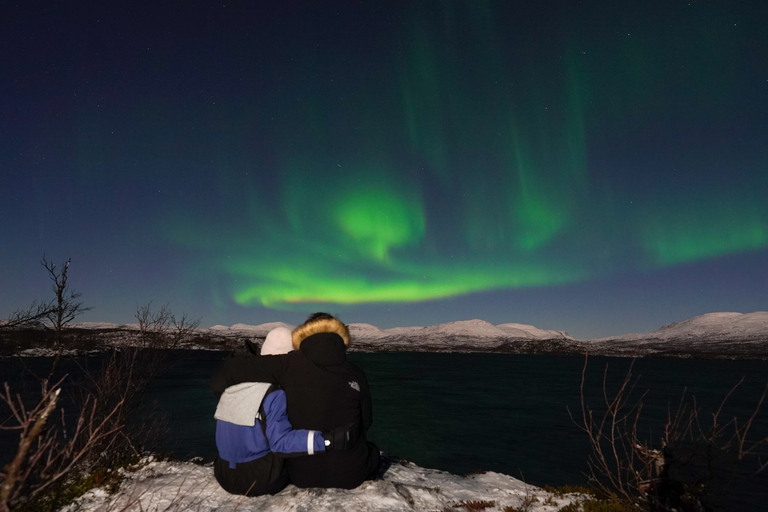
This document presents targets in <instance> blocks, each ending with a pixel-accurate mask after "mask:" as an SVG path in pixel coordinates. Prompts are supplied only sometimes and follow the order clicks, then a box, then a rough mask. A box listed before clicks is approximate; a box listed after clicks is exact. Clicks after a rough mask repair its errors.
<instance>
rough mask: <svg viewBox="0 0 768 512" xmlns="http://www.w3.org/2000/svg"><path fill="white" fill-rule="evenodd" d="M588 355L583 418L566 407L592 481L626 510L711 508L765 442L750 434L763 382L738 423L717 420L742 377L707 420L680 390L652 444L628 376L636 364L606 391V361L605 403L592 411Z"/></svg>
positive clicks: (657, 511)
mask: <svg viewBox="0 0 768 512" xmlns="http://www.w3.org/2000/svg"><path fill="white" fill-rule="evenodd" d="M587 359H588V358H585V360H584V368H583V369H582V374H581V388H580V389H581V418H580V419H578V420H576V419H574V418H573V415H572V414H571V411H570V410H569V411H568V413H569V414H571V419H572V420H573V421H574V422H575V423H576V425H577V426H578V427H579V428H580V429H581V430H582V431H584V432H585V433H586V434H587V436H588V438H589V442H590V446H591V449H592V456H591V457H590V460H589V468H590V474H589V477H590V480H591V481H592V483H593V484H594V485H596V487H597V488H598V489H599V490H600V491H602V492H603V493H605V494H606V495H609V496H615V497H616V498H617V499H618V500H619V501H621V502H622V503H623V504H624V505H625V506H626V507H627V509H629V510H641V511H644V512H668V511H672V510H681V507H682V510H696V511H699V510H702V511H703V510H708V508H707V506H708V503H707V502H708V501H709V500H711V499H716V498H717V497H718V496H721V495H723V494H724V493H725V492H726V491H727V489H728V487H729V485H730V484H731V482H732V480H733V478H734V477H735V476H736V475H737V471H738V469H739V466H740V464H741V462H742V461H743V460H744V458H745V457H746V456H747V455H749V454H754V453H755V452H756V449H757V448H758V447H759V446H760V445H763V444H765V443H766V442H768V437H763V438H757V439H755V438H754V437H750V428H751V427H752V424H753V423H754V419H755V417H756V416H757V414H758V412H759V411H760V408H761V406H762V403H763V401H764V400H765V397H766V394H767V393H768V385H766V388H765V390H764V391H763V394H762V395H761V396H760V398H759V400H758V401H757V404H756V406H755V408H754V410H753V412H752V414H751V416H750V417H749V418H748V419H747V421H746V422H743V423H742V422H741V421H739V419H738V418H736V417H734V418H731V419H727V420H725V421H721V415H722V414H723V409H724V407H725V404H726V402H727V401H728V399H729V398H730V397H731V395H732V394H733V393H734V391H735V390H736V388H737V387H738V386H739V385H740V384H741V383H742V382H743V380H744V379H742V380H741V381H739V382H738V383H737V384H736V385H735V386H734V387H733V388H732V389H731V390H730V391H729V392H728V394H727V395H726V396H725V398H724V399H723V400H722V402H721V403H720V406H719V407H718V408H717V410H716V411H715V412H714V413H713V414H712V415H711V422H709V421H704V420H703V419H702V418H703V417H702V415H701V410H700V408H699V407H698V406H697V403H696V399H695V398H692V399H690V400H689V399H688V398H687V397H686V396H685V392H684V393H683V396H682V397H681V399H680V403H679V404H678V406H677V407H676V409H674V410H673V409H671V408H670V409H668V412H667V420H666V423H665V424H664V426H663V430H662V431H661V433H660V434H659V436H658V439H657V441H656V442H655V443H653V442H651V441H650V440H649V439H646V437H649V436H644V435H641V434H640V433H639V432H641V431H642V430H644V429H640V428H639V425H640V423H641V417H642V411H643V405H644V399H645V396H646V393H647V392H646V393H642V394H641V395H640V397H639V398H637V399H635V398H633V395H634V394H635V385H636V383H637V381H636V380H635V379H633V376H632V367H633V365H634V361H633V362H632V364H631V365H630V367H629V370H628V371H627V373H626V375H625V377H624V379H623V381H622V382H621V384H619V387H618V390H616V391H614V392H609V390H608V386H607V377H608V366H607V365H606V368H605V372H604V374H603V403H602V405H601V406H599V407H598V408H595V409H593V408H592V407H590V406H589V405H588V404H587V401H586V398H585V395H584V381H585V376H586V370H587ZM766 465H767V464H763V465H761V467H760V471H762V470H763V469H765V467H766Z"/></svg>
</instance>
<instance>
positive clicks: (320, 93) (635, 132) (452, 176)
mask: <svg viewBox="0 0 768 512" xmlns="http://www.w3.org/2000/svg"><path fill="white" fill-rule="evenodd" d="M419 5H421V4H419ZM438 5H439V7H436V6H434V5H433V7H434V9H433V10H428V9H427V8H425V7H423V5H422V6H421V7H418V8H417V7H410V8H408V9H406V11H407V12H406V14H405V16H404V17H405V23H404V26H403V27H402V28H401V29H399V30H394V31H393V33H391V34H388V37H389V38H390V39H389V42H388V45H389V46H388V48H391V49H392V50H391V51H386V50H382V53H381V55H383V57H382V56H381V55H379V60H378V61H377V62H376V66H377V67H378V68H381V69H382V70H384V71H380V72H378V73H375V72H371V73H370V74H363V75H357V74H356V75H354V76H353V74H352V73H353V71H348V70H347V71H342V72H338V73H336V71H338V70H335V69H333V68H332V67H331V70H329V71H327V72H326V73H325V74H324V75H321V76H322V77H323V78H325V77H331V76H334V77H336V79H337V80H338V81H341V82H343V81H345V80H346V81H353V82H354V88H353V87H350V88H349V89H348V90H346V94H345V95H344V96H343V97H341V96H340V94H339V91H338V90H337V89H336V88H334V87H336V86H330V85H328V83H327V82H324V81H323V80H321V79H320V78H319V77H318V76H315V77H314V79H312V78H311V77H310V79H308V80H307V81H306V83H302V84H301V85H293V86H292V87H291V88H290V89H289V90H288V91H283V92H274V93H273V95H274V96H273V97H269V96H268V97H267V98H263V99H261V100H260V101H265V102H270V101H271V102H273V103H275V104H279V105H281V107H280V109H279V110H278V109H277V108H275V110H269V115H270V116H271V117H270V119H275V118H276V117H278V116H276V115H274V114H275V113H276V112H277V113H279V114H280V116H279V117H280V118H279V119H278V120H276V121H269V122H264V121H263V120H264V119H266V116H267V113H265V112H266V111H262V110H258V109H257V110H254V107H252V106H250V107H249V106H248V105H251V103H252V102H253V101H254V100H253V99H248V98H244V99H242V100H241V101H242V102H243V108H242V112H241V113H236V112H235V111H237V110H238V109H233V112H231V113H230V114H229V118H228V121H230V122H231V124H233V125H236V126H251V125H256V126H259V130H260V131H263V132H265V133H267V135H260V137H262V138H263V139H264V140H268V141H269V143H268V144H266V143H262V145H261V146H260V147H263V148H267V147H268V148H269V149H268V152H269V154H270V155H271V160H270V161H268V162H267V163H258V164H255V163H246V162H244V161H239V160H237V159H234V160H233V161H231V162H226V163H219V164H218V165H219V167H218V172H217V175H218V179H217V184H216V186H217V187H218V188H219V191H220V196H222V197H227V198H229V199H228V200H227V202H226V204H221V205H219V207H218V213H216V212H214V213H213V214H211V215H208V216H206V218H204V219H200V218H197V217H193V218H194V222H190V215H189V212H188V211H186V210H185V209H181V211H176V212H175V213H173V214H172V215H170V216H169V220H168V221H167V222H166V223H165V224H164V230H163V236H164V237H166V238H167V239H170V240H172V241H173V243H175V244H180V245H182V246H184V247H189V248H193V249H194V250H195V251H197V252H198V253H201V254H206V255H207V256H206V258H207V261H206V263H205V265H203V267H205V269H206V270H205V271H206V272H209V271H210V270H211V268H213V269H215V272H217V273H220V275H223V276H225V279H224V281H225V282H226V287H227V292H228V293H229V294H230V296H231V298H232V299H233V300H234V301H235V302H236V303H238V304H241V305H254V304H261V305H263V306H266V307H269V308H288V309H290V308H295V307H301V304H305V305H306V304H312V305H318V304H360V303H372V302H411V301H425V300H433V299H441V298H447V297H454V296H458V295H463V294H470V293H475V292H481V291H487V290H498V289H509V288H520V287H543V286H556V285H562V284H565V283H574V282H584V281H587V280H590V279H594V278H597V277H601V276H605V275H609V274H611V273H614V272H617V271H621V270H625V269H627V268H646V269H647V268H650V269H653V268H663V267H666V266H670V265H684V264H686V263H690V262H695V261H700V260H705V259H710V258H717V257H722V256H727V255H731V254H739V253H743V252H746V251H756V250H761V249H764V248H765V247H766V246H768V207H767V206H766V201H765V200H764V197H766V196H768V194H767V193H768V179H767V178H766V176H768V172H766V170H765V165H766V164H768V158H766V156H765V155H764V154H763V155H755V154H744V155H740V157H739V158H737V159H736V160H735V161H730V160H724V159H722V158H718V157H717V154H718V152H719V151H721V150H722V148H721V147H719V146H718V144H717V143H718V139H717V137H714V138H712V137H711V136H710V137H709V138H708V137H705V136H702V137H701V138H696V137H695V135H696V134H695V133H694V134H691V133H690V132H687V130H689V128H688V126H694V127H695V130H698V132H696V133H703V134H706V133H708V132H712V133H721V132H720V131H719V129H718V126H725V125H727V122H728V119H729V118H728V117H727V115H726V114H723V112H726V113H727V112H728V110H729V109H730V108H732V105H733V104H734V102H735V101H736V98H737V97H738V94H739V89H740V87H743V84H741V83H740V82H739V81H738V80H737V79H736V78H735V77H736V76H738V75H739V73H740V72H741V71H742V70H743V69H745V67H746V66H748V65H749V63H748V61H747V60H746V58H744V57H743V56H744V55H745V53H746V52H747V50H746V49H745V48H743V47H741V46H739V44H738V42H734V41H733V39H732V38H729V36H728V34H723V33H721V32H722V31H723V30H725V29H724V28H723V27H722V26H720V25H719V24H718V23H717V19H718V18H717V17H718V16H720V15H722V14H723V13H720V12H718V9H721V8H718V7H708V8H705V7H700V10H704V11H705V14H704V15H699V16H694V17H692V18H691V19H688V25H687V26H686V29H685V31H684V33H683V34H676V33H674V31H672V30H668V29H665V28H664V27H663V26H661V25H660V24H659V23H658V22H657V21H656V20H654V19H652V18H644V19H645V21H637V20H634V21H633V22H632V23H633V24H634V26H633V28H632V31H634V32H636V33H637V34H638V37H633V36H631V35H630V34H629V33H625V32H627V31H624V32H622V33H620V34H618V33H617V34H614V33H607V32H600V33H599V34H597V35H594V36H593V35H591V34H590V29H589V24H585V25H582V24H581V22H580V18H579V16H577V15H575V14H574V16H573V18H572V19H571V18H569V17H568V16H566V15H563V19H564V20H566V21H563V22H562V26H561V29H560V31H559V33H560V34H561V36H562V37H560V38H554V39H552V40H546V41H545V40H541V39H538V38H537V37H536V34H535V30H533V29H532V28H527V29H522V30H520V32H519V33H516V32H515V31H514V30H508V29H507V28H506V27H505V25H504V23H502V22H501V21H500V20H503V19H504V15H503V13H502V12H501V11H500V10H501V4H499V3H496V2H470V3H455V2H442V3H440V4H438ZM409 9H410V10H409ZM419 9H421V10H419ZM497 11H499V12H497ZM630 14H631V13H627V14H626V16H627V17H628V18H627V19H633V18H631V17H630ZM584 16H587V15H586V14H585V15H584ZM515 27H517V28H520V27H521V26H520V25H514V26H513V28H515ZM585 27H586V28H585ZM643 34H645V36H643ZM680 41H683V42H684V44H678V43H679V42H680ZM720 44H723V45H726V46H727V48H726V49H725V50H723V49H722V48H720V47H719V45H720ZM536 45H538V47H536ZM702 49H709V50H710V54H709V55H710V57H709V58H708V59H707V60H706V62H704V61H702V56H701V52H702ZM348 50H349V51H351V49H348ZM734 55H736V56H738V58H734V57H733V56H734ZM316 58H318V55H317V54H315V53H312V52H310V54H309V55H306V56H305V57H303V59H302V57H297V59H298V60H299V62H298V63H297V64H296V66H297V67H298V68H301V67H302V66H306V67H307V68H311V62H312V59H316ZM685 66H687V68H686V67H685ZM681 67H682V68H683V69H682V70H681ZM353 78H354V79H353ZM294 97H295V98H294ZM289 98H293V100H292V101H293V103H289V101H290V100H289ZM296 98H300V99H301V102H299V101H298V100H297V99H296ZM340 98H341V99H340ZM342 100H343V101H342ZM673 107H674V111H672V108H673ZM724 116H725V117H724ZM680 119H685V120H686V121H685V122H682V121H680ZM262 124H263V126H262ZM657 133H658V134H659V135H658V136H657V135H656V134H657ZM656 137H658V138H656ZM260 140H261V139H260ZM713 141H714V143H713ZM239 143H240V144H247V141H245V140H243V141H240V142H239ZM233 144H234V143H233ZM668 147H673V148H674V153H672V152H670V150H669V148H668ZM730 149H733V148H730ZM730 149H729V150H730ZM737 149H738V148H737ZM219 162H221V160H219ZM739 168H741V169H744V170H745V171H746V172H744V173H739V172H738V171H737V169H739ZM246 174H247V175H248V176H249V177H248V178H244V177H243V176H245V175H246ZM729 177H732V178H729ZM198 271H201V270H200V268H198V267H196V268H195V269H194V270H191V272H198Z"/></svg>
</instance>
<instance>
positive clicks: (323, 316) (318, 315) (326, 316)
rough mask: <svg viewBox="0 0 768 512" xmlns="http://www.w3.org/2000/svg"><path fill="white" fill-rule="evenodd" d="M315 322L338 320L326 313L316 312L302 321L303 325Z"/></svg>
mask: <svg viewBox="0 0 768 512" xmlns="http://www.w3.org/2000/svg"><path fill="white" fill-rule="evenodd" d="M317 320H338V318H336V317H335V316H333V315H329V314H328V313H323V312H322V311H318V312H317V313H312V314H311V315H309V317H307V319H306V320H304V323H305V324H308V323H310V322H315V321H317Z"/></svg>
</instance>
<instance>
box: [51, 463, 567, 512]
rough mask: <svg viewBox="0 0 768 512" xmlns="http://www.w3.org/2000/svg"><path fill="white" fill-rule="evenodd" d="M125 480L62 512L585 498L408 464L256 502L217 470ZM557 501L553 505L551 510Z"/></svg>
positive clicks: (393, 506)
mask: <svg viewBox="0 0 768 512" xmlns="http://www.w3.org/2000/svg"><path fill="white" fill-rule="evenodd" d="M124 474H125V480H124V481H123V483H122V485H121V487H120V490H119V491H118V492H117V493H116V494H114V495H109V494H107V493H106V492H105V491H104V490H103V489H94V490H91V491H89V492H87V493H86V494H84V495H83V496H81V497H80V498H78V499H77V500H76V501H75V502H74V503H72V504H70V505H67V506H65V507H63V508H61V509H60V512H75V511H83V512H96V511H99V512H102V511H107V510H126V511H142V512H151V511H162V510H191V511H195V512H213V511H220V512H221V511H230V510H238V511H263V512H271V511H274V512H278V511H297V512H298V511H316V512H331V511H334V512H335V511H342V512H343V511H350V512H352V511H355V512H373V511H391V512H397V511H412V510H446V509H449V508H450V507H454V506H456V505H457V504H459V503H460V502H467V501H493V502H494V503H495V506H494V507H491V508H488V509H486V510H489V511H499V510H503V509H504V508H505V507H519V506H520V505H521V504H522V503H523V500H524V499H525V497H526V496H531V495H534V496H536V497H537V498H538V501H536V502H535V503H533V505H532V506H531V507H530V508H529V509H527V510H529V511H530V512H554V511H556V510H558V509H560V508H561V507H563V506H565V505H567V504H569V503H571V502H573V501H576V500H578V499H579V498H580V497H579V496H578V495H566V496H564V497H561V498H558V497H555V496H552V495H551V494H550V493H547V492H545V491H544V490H542V489H540V488H538V487H534V486H531V485H528V484H526V483H525V482H522V481H520V480H517V479H516V478H512V477H510V476H507V475H502V474H500V473H494V472H487V473H482V474H474V475H469V476H465V477H462V476H457V475H453V474H450V473H446V472H444V471H438V470H435V469H426V468H422V467H419V466H417V465H415V464H413V463H411V462H404V461H403V462H396V463H394V464H393V465H392V467H390V468H389V470H387V472H386V473H385V474H384V476H383V478H382V479H380V480H374V481H368V482H364V483H363V484H362V485H360V486H359V487H357V488H356V489H350V490H344V489H299V488H298V487H295V486H293V485H289V486H288V487H286V488H285V489H283V490H282V491H281V492H279V493H278V494H276V495H274V496H259V497H256V498H247V497H244V496H235V495H231V494H228V493H227V492H226V491H224V490H223V489H221V487H219V485H218V483H217V482H216V480H215V478H214V477H213V467H212V465H211V464H208V465H204V466H201V465H197V464H194V463H191V462H156V461H151V462H148V463H146V465H145V466H144V467H142V468H141V469H139V470H138V471H134V472H125V473H124ZM550 497H551V500H550V501H549V503H550V504H548V505H547V504H545V503H544V502H545V500H547V499H548V498H550ZM458 510H461V509H458Z"/></svg>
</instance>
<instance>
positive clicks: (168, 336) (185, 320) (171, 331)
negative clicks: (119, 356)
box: [135, 302, 200, 348]
mask: <svg viewBox="0 0 768 512" xmlns="http://www.w3.org/2000/svg"><path fill="white" fill-rule="evenodd" d="M135 316H136V320H137V321H138V322H139V342H140V344H141V346H142V347H144V348H177V347H178V346H179V345H180V344H181V343H183V342H184V341H186V340H187V339H188V338H189V337H190V335H191V334H192V333H194V331H195V330H196V329H197V328H198V326H199V325H200V319H199V318H195V319H193V318H191V317H189V316H188V315H187V314H186V313H183V314H182V315H181V316H180V317H177V316H176V315H174V313H173V311H171V307H170V305H169V304H164V305H163V306H161V307H160V309H158V310H153V309H152V303H151V302H149V303H147V304H146V305H144V306H138V307H137V308H136V315H135Z"/></svg>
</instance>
